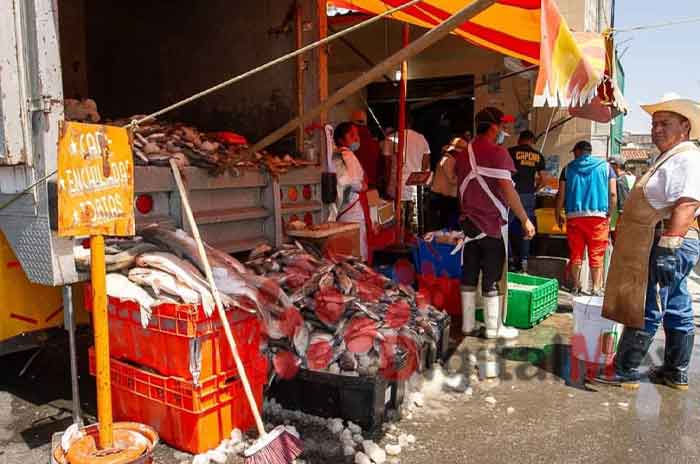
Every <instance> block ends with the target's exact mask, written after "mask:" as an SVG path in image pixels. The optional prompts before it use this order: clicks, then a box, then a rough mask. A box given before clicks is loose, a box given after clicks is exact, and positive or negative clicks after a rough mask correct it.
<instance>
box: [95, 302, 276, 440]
mask: <svg viewBox="0 0 700 464" xmlns="http://www.w3.org/2000/svg"><path fill="white" fill-rule="evenodd" d="M90 294H91V292H89V291H88V292H87V296H86V305H87V306H88V307H90V305H91V300H92V298H91V296H90ZM152 310H153V313H152V316H151V320H150V322H149V325H148V327H146V328H144V327H142V326H141V322H140V320H141V316H140V307H139V305H138V303H135V302H133V301H125V300H120V299H118V298H113V297H110V298H109V305H108V314H109V343H110V357H111V359H110V372H111V380H112V410H113V415H114V418H115V420H119V421H135V422H141V423H144V424H147V425H150V426H152V427H153V428H154V429H155V430H156V431H157V432H158V434H159V436H160V438H161V439H162V440H163V441H165V442H166V443H168V444H170V445H172V446H173V447H175V448H178V449H180V450H183V451H187V452H190V453H193V454H198V453H202V452H205V451H207V450H209V449H212V448H215V447H216V446H218V445H219V443H220V442H221V441H222V440H223V439H225V438H227V437H228V436H229V435H230V433H231V431H232V430H233V429H234V428H238V429H241V430H247V429H249V428H252V427H253V426H254V425H255V422H254V419H253V415H252V412H251V410H250V407H249V405H248V402H247V400H246V397H245V393H244V390H243V385H242V383H241V380H240V376H239V375H238V372H237V369H236V367H235V363H234V361H233V356H232V354H231V351H230V349H229V346H228V343H227V340H226V335H225V333H224V331H223V327H222V325H221V321H219V319H218V316H217V314H216V313H214V314H213V315H212V316H209V317H208V316H206V315H205V314H204V311H203V309H202V307H201V306H200V305H177V304H161V305H159V306H156V307H154V308H152ZM228 319H229V323H230V324H231V329H232V331H233V336H234V338H235V339H236V343H237V345H238V351H239V353H240V354H241V358H242V361H243V364H244V366H246V373H247V374H248V378H249V380H250V383H251V387H252V390H253V394H254V396H255V398H256V401H257V403H258V407H262V400H263V387H264V385H265V383H266V381H267V371H268V363H267V359H266V358H265V357H264V356H263V355H262V354H261V353H260V350H259V346H260V340H261V327H260V324H259V321H258V319H257V318H256V317H255V316H254V315H251V314H248V313H244V312H241V311H229V312H228ZM95 372H96V369H95V360H94V353H93V350H92V349H91V350H90V373H91V374H92V375H95Z"/></svg>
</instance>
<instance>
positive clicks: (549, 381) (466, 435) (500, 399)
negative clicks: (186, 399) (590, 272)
mask: <svg viewBox="0 0 700 464" xmlns="http://www.w3.org/2000/svg"><path fill="white" fill-rule="evenodd" d="M690 283H691V289H692V291H693V294H694V296H695V301H696V311H697V310H698V304H697V303H698V301H699V300H700V277H698V276H697V275H693V276H692V279H691V282H690ZM696 324H697V325H699V326H700V319H698V318H696ZM456 327H459V321H454V323H453V328H456ZM572 330H573V314H572V312H571V299H570V298H569V297H568V296H567V295H566V294H561V296H560V308H559V311H558V312H557V313H556V314H554V315H553V316H551V317H550V318H549V319H547V320H545V321H544V322H543V323H542V324H540V325H539V326H538V327H536V328H535V329H532V330H529V331H522V332H521V336H520V337H519V338H518V339H517V341H516V342H515V343H513V344H508V345H502V344H500V345H499V344H497V343H494V342H490V341H486V340H483V339H481V338H476V337H466V338H463V339H462V337H461V336H459V334H457V333H455V334H454V336H455V337H454V342H453V346H454V353H453V354H452V357H451V358H450V360H449V361H448V362H447V363H446V366H445V371H446V373H445V375H446V376H447V377H445V376H443V373H442V371H436V372H434V373H433V374H432V377H431V375H430V374H428V376H427V380H425V381H423V389H422V395H421V401H420V402H418V401H416V402H415V403H414V402H413V400H412V399H410V398H409V400H407V403H408V404H407V407H406V408H405V409H404V411H403V418H402V419H401V420H400V421H398V422H395V423H393V425H392V426H391V429H389V428H388V427H387V431H386V435H385V436H384V438H383V440H382V442H381V443H382V444H386V443H395V442H396V438H397V437H398V435H399V434H400V433H408V434H413V435H415V437H416V443H415V444H413V445H410V446H408V447H404V449H403V450H402V452H401V454H400V456H399V457H398V458H399V459H400V462H401V463H404V464H419V463H421V464H422V463H426V462H435V463H441V464H442V463H461V462H467V461H476V462H480V463H513V462H517V463H530V462H533V463H534V462H538V463H539V462H552V463H578V462H586V463H592V462H597V463H624V462H681V463H685V462H697V461H698V459H700V349H698V345H700V337H698V339H696V345H695V352H694V357H693V362H692V365H691V374H690V383H691V389H690V391H689V392H685V393H683V392H677V391H675V390H672V389H670V388H668V387H665V386H657V385H653V384H650V383H647V382H644V383H642V385H641V388H640V389H639V390H638V391H630V390H625V389H620V388H614V387H606V386H598V385H595V384H586V383H585V382H583V381H581V376H580V375H579V374H581V372H582V371H581V369H580V367H581V366H579V365H578V363H577V362H576V361H575V360H574V359H573V358H572V356H571V352H570V347H569V337H570V336H571V333H572ZM78 339H79V348H80V353H81V356H80V368H81V373H82V375H81V394H82V398H81V399H82V402H83V408H84V412H85V416H86V419H87V420H88V421H92V420H94V413H95V395H94V391H95V384H94V381H93V379H92V377H90V376H89V375H88V374H87V356H86V353H87V347H88V346H89V345H90V344H91V335H90V333H89V331H87V330H84V329H83V330H81V332H80V334H79V337H78ZM485 349H486V350H488V351H487V352H489V353H497V357H496V359H497V360H498V365H499V367H500V370H501V373H500V374H501V375H500V378H498V379H496V380H481V379H478V371H477V370H475V369H474V363H475V361H476V363H477V364H478V362H479V361H481V360H482V359H483V358H484V353H485V352H484V350H485ZM67 352H68V350H67V347H66V342H65V337H59V338H58V339H56V340H54V341H52V342H51V343H50V344H49V345H47V347H46V348H44V350H43V351H42V352H41V353H40V354H39V355H38V356H37V357H36V358H35V359H34V361H33V362H32V363H31V364H30V365H29V367H28V368H27V369H26V372H24V373H23V375H22V376H19V373H20V372H21V371H22V370H23V368H24V367H25V363H26V362H27V360H28V359H29V357H30V356H31V354H32V353H31V352H30V353H18V354H13V355H8V356H5V357H2V358H0V372H2V374H1V375H0V464H20V463H21V464H29V463H32V464H33V463H48V462H49V449H50V440H51V436H52V434H53V433H54V432H58V431H60V430H63V429H65V428H66V427H67V426H68V425H69V424H70V423H71V414H70V405H71V403H70V384H69V368H68V357H67ZM662 352H663V333H659V334H657V337H656V339H655V342H654V346H653V347H652V350H651V351H650V355H649V356H648V357H647V359H646V360H645V364H646V365H650V364H651V363H659V362H660V360H661V356H660V353H662ZM470 355H471V356H470ZM474 358H476V360H475V359H474ZM458 375H462V379H463V381H462V382H461V383H459V385H457V383H456V382H455V381H454V379H457V378H459V377H457V376H458ZM431 379H432V380H431ZM467 387H469V388H467ZM465 389H466V392H465ZM309 435H310V436H309ZM309 435H307V436H306V437H307V440H313V441H315V442H317V443H318V442H320V443H321V447H323V446H325V445H323V443H326V444H328V443H331V442H332V440H333V438H334V437H332V436H330V435H329V434H328V433H325V432H318V434H316V433H315V432H309ZM319 437H320V438H319ZM331 444H332V443H331ZM320 456H323V453H313V454H311V455H308V456H304V457H305V458H306V462H307V463H309V462H342V461H341V460H340V458H338V457H333V458H331V457H330V456H329V455H327V456H328V457H326V458H322V457H320ZM336 456H337V455H336ZM155 457H156V462H158V463H168V464H169V463H177V464H180V463H184V462H191V456H189V455H187V454H185V453H180V452H178V451H176V450H173V449H171V448H169V447H167V446H164V445H162V446H159V448H158V450H157V453H156V455H155ZM351 461H352V460H350V461H349V462H351ZM229 462H230V463H233V462H242V461H241V460H239V459H233V458H232V459H230V460H229Z"/></svg>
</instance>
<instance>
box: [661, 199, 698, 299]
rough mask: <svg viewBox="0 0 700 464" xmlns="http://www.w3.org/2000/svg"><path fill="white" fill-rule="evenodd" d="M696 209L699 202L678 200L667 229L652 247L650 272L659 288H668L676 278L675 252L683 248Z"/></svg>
mask: <svg viewBox="0 0 700 464" xmlns="http://www.w3.org/2000/svg"><path fill="white" fill-rule="evenodd" d="M698 207H700V201H697V200H694V199H692V198H688V197H682V198H680V199H679V200H678V201H677V202H676V203H675V205H674V207H673V212H672V213H671V220H670V224H669V226H668V229H667V230H664V234H663V235H662V236H661V238H660V239H659V241H658V243H657V244H656V247H654V253H653V256H652V262H653V267H652V269H651V271H652V273H653V275H654V277H655V280H656V282H657V283H658V284H659V286H660V287H668V286H669V285H671V284H672V283H673V281H674V280H675V278H676V270H677V269H678V266H679V265H680V263H679V258H678V256H677V255H676V252H677V251H678V249H679V248H680V247H681V246H683V238H684V237H685V234H686V233H688V229H689V228H690V225H691V224H692V223H693V221H694V220H695V212H696V211H697V210H698Z"/></svg>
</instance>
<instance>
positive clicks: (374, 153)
mask: <svg viewBox="0 0 700 464" xmlns="http://www.w3.org/2000/svg"><path fill="white" fill-rule="evenodd" d="M350 120H351V122H352V123H353V124H355V126H357V133H358V134H359V136H360V148H359V149H358V150H357V151H356V152H355V156H356V157H357V159H358V160H359V161H360V164H361V165H362V169H363V170H364V171H365V175H366V176H367V185H368V187H369V188H370V189H375V188H376V189H378V188H381V186H382V183H383V181H384V160H383V159H382V153H381V148H380V147H379V142H377V140H376V139H375V138H374V137H373V136H372V132H370V130H369V128H368V127H367V113H365V112H364V111H362V110H357V111H354V112H353V113H352V116H351V118H350Z"/></svg>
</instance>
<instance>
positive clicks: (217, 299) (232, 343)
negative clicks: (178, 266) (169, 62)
mask: <svg viewBox="0 0 700 464" xmlns="http://www.w3.org/2000/svg"><path fill="white" fill-rule="evenodd" d="M170 169H171V170H172V172H173V178H174V179H175V184H176V185H177V189H178V191H179V192H180V201H182V209H183V210H184V211H185V217H186V218H187V222H188V223H189V224H190V229H191V230H192V238H194V240H195V243H196V244H197V251H198V252H199V257H200V259H201V261H202V266H203V267H204V275H205V276H206V278H207V283H209V287H210V289H211V294H212V296H213V297H214V303H216V310H217V312H218V314H219V319H221V325H222V326H223V327H224V333H225V334H226V339H227V340H228V344H229V348H230V349H231V354H232V355H233V361H234V362H235V364H236V369H237V371H238V376H239V377H240V379H241V383H242V384H243V391H244V393H245V396H246V399H247V400H248V405H249V406H250V411H251V413H252V414H253V418H254V419H255V426H256V427H257V429H258V433H259V434H260V437H263V436H265V434H266V432H265V425H264V424H263V421H262V418H261V417H260V411H259V410H258V405H257V403H256V402H255V396H254V395H253V390H252V389H251V387H250V381H249V380H248V374H247V373H246V370H245V366H244V365H243V361H241V357H240V355H239V353H238V346H237V345H236V340H235V339H234V338H233V332H231V325H230V324H229V322H228V318H227V317H226V312H225V311H224V305H223V304H222V303H221V295H220V294H219V289H218V288H217V287H216V283H215V282H214V274H212V270H211V266H210V265H209V258H208V257H207V253H206V249H205V248H204V242H202V238H201V237H200V235H199V227H198V226H197V221H195V219H194V214H192V208H191V207H190V200H189V195H188V194H187V189H185V184H184V183H183V182H182V176H181V175H180V168H178V166H177V163H176V162H175V160H174V159H171V160H170Z"/></svg>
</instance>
